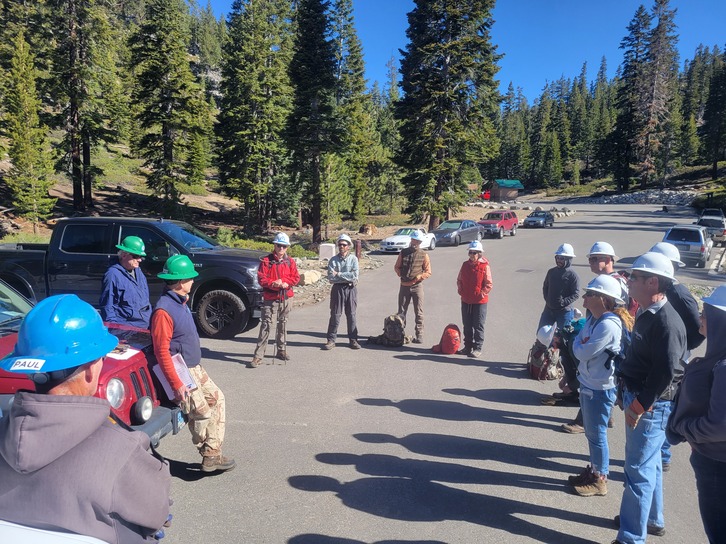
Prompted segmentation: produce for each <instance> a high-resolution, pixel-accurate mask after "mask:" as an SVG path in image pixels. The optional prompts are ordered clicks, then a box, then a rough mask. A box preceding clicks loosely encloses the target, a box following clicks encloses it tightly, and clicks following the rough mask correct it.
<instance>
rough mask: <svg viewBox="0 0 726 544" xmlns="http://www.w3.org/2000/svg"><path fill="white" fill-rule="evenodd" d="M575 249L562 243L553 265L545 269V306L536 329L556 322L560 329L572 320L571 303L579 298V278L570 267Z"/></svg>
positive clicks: (543, 286) (543, 292) (543, 293)
mask: <svg viewBox="0 0 726 544" xmlns="http://www.w3.org/2000/svg"><path fill="white" fill-rule="evenodd" d="M574 257H575V250H574V249H573V248H572V246H571V245H570V244H562V245H561V246H560V247H558V248H557V251H556V252H555V266H554V267H553V268H550V269H549V270H548V271H547V275H546V276H545V280H544V283H543V284H542V295H543V296H544V299H545V307H544V310H542V315H540V318H539V324H538V325H537V329H538V330H539V329H540V328H542V327H543V326H544V325H552V324H553V323H557V328H558V329H559V330H562V329H563V327H564V326H565V325H566V324H569V323H570V321H572V316H573V314H574V310H573V308H572V305H573V304H574V303H575V301H576V300H577V299H578V298H580V292H579V290H580V278H579V277H578V275H577V273H576V272H575V271H574V270H572V269H571V268H570V265H571V264H572V259H573V258H574Z"/></svg>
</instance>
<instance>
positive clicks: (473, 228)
mask: <svg viewBox="0 0 726 544" xmlns="http://www.w3.org/2000/svg"><path fill="white" fill-rule="evenodd" d="M431 233H432V234H433V235H434V236H436V245H437V246H445V245H451V246H458V245H459V244H460V243H462V242H471V241H472V240H481V236H482V234H481V230H480V228H479V225H477V224H476V223H474V221H471V220H470V219H450V220H448V221H444V222H443V223H441V224H440V225H439V226H438V228H436V229H434V230H432V231H431Z"/></svg>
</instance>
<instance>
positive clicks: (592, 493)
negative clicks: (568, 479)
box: [574, 472, 608, 497]
mask: <svg viewBox="0 0 726 544" xmlns="http://www.w3.org/2000/svg"><path fill="white" fill-rule="evenodd" d="M574 488H575V493H577V494H578V495H580V497H604V496H605V495H607V494H608V479H607V478H604V477H603V476H598V475H597V474H595V473H594V472H591V473H590V478H589V479H588V480H587V481H586V482H583V483H582V484H580V485H576V486H574Z"/></svg>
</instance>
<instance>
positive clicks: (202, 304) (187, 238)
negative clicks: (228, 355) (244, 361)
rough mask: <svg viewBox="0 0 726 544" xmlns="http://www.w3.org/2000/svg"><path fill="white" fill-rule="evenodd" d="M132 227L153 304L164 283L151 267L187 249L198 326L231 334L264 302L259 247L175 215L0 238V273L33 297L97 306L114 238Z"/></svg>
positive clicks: (252, 322)
mask: <svg viewBox="0 0 726 544" xmlns="http://www.w3.org/2000/svg"><path fill="white" fill-rule="evenodd" d="M131 235H133V236H138V237H139V238H141V239H142V240H143V241H144V245H145V246H146V258H145V259H144V261H143V263H142V264H141V270H142V271H143V272H144V274H145V275H146V279H147V280H148V283H149V291H150V294H151V303H152V304H154V303H156V301H157V300H158V298H159V296H160V295H161V293H162V291H163V288H164V282H163V281H162V280H159V279H158V278H157V277H156V275H157V274H158V273H159V272H161V270H162V268H163V267H164V263H165V262H166V260H167V259H168V258H169V257H170V256H171V255H176V254H182V255H187V256H189V258H190V259H191V260H192V262H193V263H194V266H195V267H196V270H197V272H199V276H198V277H197V278H196V279H195V280H194V287H193V289H192V292H191V293H190V303H191V309H192V311H193V312H194V317H195V319H196V323H197V327H198V328H199V330H200V331H201V332H202V333H203V334H205V335H206V336H209V337H212V338H231V337H233V336H235V335H236V334H238V333H240V332H242V331H244V330H247V329H250V328H252V327H254V326H256V325H257V323H258V322H259V317H260V308H261V307H262V288H261V287H260V284H259V282H258V281H257V268H258V267H259V264H260V257H262V256H263V255H265V254H264V252H261V251H251V250H243V249H234V248H228V247H224V246H221V245H220V244H218V243H217V242H216V241H215V240H214V239H212V238H210V237H208V236H206V235H205V234H203V233H202V232H200V231H199V230H197V229H195V228H194V227H192V226H191V225H188V224H187V223H183V222H180V221H168V220H164V219H149V218H138V219H135V218H126V217H82V218H72V219H61V220H59V221H58V223H57V224H56V226H55V227H54V229H53V234H52V236H51V239H50V244H0V279H2V280H4V281H5V282H7V283H8V284H10V285H11V286H12V287H14V288H15V289H16V290H17V291H19V292H20V293H21V294H23V295H25V296H26V297H27V298H28V299H30V300H35V301H39V300H41V299H43V298H45V297H48V296H51V295H59V294H63V293H75V294H76V295H78V296H79V297H80V298H82V299H83V300H85V301H86V302H89V303H90V304H93V305H94V306H96V307H98V301H99V298H100V294H101V282H102V280H103V275H104V274H105V272H106V269H107V268H108V267H109V266H110V265H111V264H112V263H113V262H115V259H116V254H117V252H118V250H117V249H116V244H118V243H119V242H120V241H121V240H122V239H124V238H125V237H126V236H131Z"/></svg>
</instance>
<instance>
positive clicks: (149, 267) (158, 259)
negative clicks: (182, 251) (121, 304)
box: [114, 224, 179, 306]
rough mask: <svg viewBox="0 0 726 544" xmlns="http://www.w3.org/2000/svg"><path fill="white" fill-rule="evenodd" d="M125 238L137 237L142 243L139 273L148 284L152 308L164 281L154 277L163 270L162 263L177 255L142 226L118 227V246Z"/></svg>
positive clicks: (173, 248) (160, 237) (165, 243)
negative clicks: (141, 259) (142, 254)
mask: <svg viewBox="0 0 726 544" xmlns="http://www.w3.org/2000/svg"><path fill="white" fill-rule="evenodd" d="M127 236H138V237H139V238H141V239H142V240H143V241H144V247H145V251H144V253H146V257H145V258H144V260H143V261H142V262H141V271H142V272H143V273H144V275H145V276H146V282H147V283H148V284H149V298H150V299H151V304H152V306H153V305H154V304H156V301H157V300H159V297H160V296H161V294H162V293H163V291H164V281H163V280H160V279H159V278H157V277H156V275H157V274H159V273H160V272H161V271H162V269H163V268H164V263H166V260H167V259H168V258H169V257H171V256H172V255H176V254H177V253H179V251H177V249H176V248H175V247H174V246H173V245H171V244H170V243H169V242H168V241H167V240H166V239H165V238H164V237H162V236H161V234H159V233H158V232H156V231H155V230H152V229H150V228H147V227H144V226H142V225H124V224H121V225H119V234H118V241H115V240H114V244H118V243H119V242H120V241H121V240H123V239H124V238H126V237H127Z"/></svg>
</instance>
